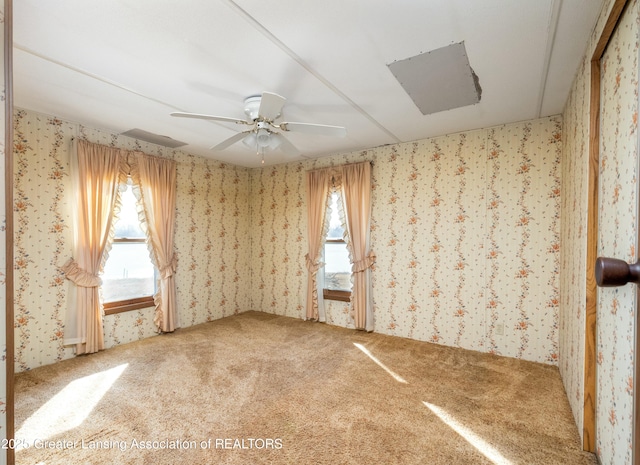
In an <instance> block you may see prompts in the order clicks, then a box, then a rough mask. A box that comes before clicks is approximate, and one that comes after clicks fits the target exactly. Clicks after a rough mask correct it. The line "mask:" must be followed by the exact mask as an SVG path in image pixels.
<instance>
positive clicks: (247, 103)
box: [244, 95, 280, 121]
mask: <svg viewBox="0 0 640 465" xmlns="http://www.w3.org/2000/svg"><path fill="white" fill-rule="evenodd" d="M261 101H262V96H261V95H251V96H249V97H247V98H246V99H244V113H245V114H246V115H247V117H248V118H249V121H256V120H257V119H259V118H260V114H259V111H260V102H261ZM278 116H280V115H278Z"/></svg>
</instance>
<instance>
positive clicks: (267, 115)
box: [258, 92, 287, 121]
mask: <svg viewBox="0 0 640 465" xmlns="http://www.w3.org/2000/svg"><path fill="white" fill-rule="evenodd" d="M286 101H287V99H286V98H284V97H282V96H281V95H278V94H273V93H271V92H263V93H262V98H261V99H260V108H259V109H258V115H259V116H261V117H262V118H264V119H266V120H269V121H273V120H274V119H276V118H277V117H278V116H280V114H281V113H282V107H283V106H284V102H286Z"/></svg>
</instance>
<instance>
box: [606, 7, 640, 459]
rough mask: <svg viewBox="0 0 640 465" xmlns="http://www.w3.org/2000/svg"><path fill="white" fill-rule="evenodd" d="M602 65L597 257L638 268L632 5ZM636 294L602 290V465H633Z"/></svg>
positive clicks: (639, 14)
mask: <svg viewBox="0 0 640 465" xmlns="http://www.w3.org/2000/svg"><path fill="white" fill-rule="evenodd" d="M630 3H631V4H630V5H629V6H628V9H627V11H626V13H625V14H624V16H623V18H622V20H621V22H620V23H619V24H618V27H617V28H616V30H615V32H614V35H613V36H612V38H611V41H610V43H609V45H608V47H607V50H606V52H605V55H604V56H603V58H602V62H601V79H602V84H601V99H602V103H601V114H600V115H601V116H600V178H599V193H598V201H599V204H600V205H599V219H598V225H599V226H598V229H599V231H598V255H599V256H607V257H615V258H620V259H622V260H625V261H627V262H629V263H633V262H635V261H636V259H637V251H636V249H637V246H638V179H637V177H638V149H637V145H638V133H637V128H638V121H637V120H638V43H639V41H640V28H639V26H638V24H639V21H640V10H639V8H638V3H637V1H635V0H634V1H632V2H630ZM636 299H637V289H636V287H635V286H632V285H627V286H623V287H617V288H601V289H599V290H598V304H597V342H596V346H597V358H596V360H597V387H596V392H597V400H596V424H597V425H598V431H597V435H596V443H597V449H598V456H599V457H600V460H601V462H602V463H603V464H609V463H610V464H630V463H631V460H632V458H631V446H632V431H633V389H634V386H633V358H634V331H633V328H634V319H635V313H636V309H637V302H636Z"/></svg>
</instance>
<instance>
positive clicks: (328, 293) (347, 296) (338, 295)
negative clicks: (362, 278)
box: [322, 189, 353, 302]
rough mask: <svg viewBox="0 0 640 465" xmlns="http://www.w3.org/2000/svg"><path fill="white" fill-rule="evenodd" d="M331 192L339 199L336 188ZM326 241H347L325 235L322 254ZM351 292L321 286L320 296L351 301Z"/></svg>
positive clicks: (339, 242) (344, 242) (333, 242)
mask: <svg viewBox="0 0 640 465" xmlns="http://www.w3.org/2000/svg"><path fill="white" fill-rule="evenodd" d="M333 194H338V200H339V201H341V200H342V199H341V195H340V193H339V192H338V190H337V189H335V190H332V191H330V193H329V196H330V197H332V196H333ZM327 243H330V244H345V245H346V244H347V241H345V240H344V239H343V238H331V239H328V238H327V237H326V236H325V238H324V243H323V244H322V253H323V254H324V250H325V245H326V244H327ZM325 270H326V268H325V267H324V266H323V267H322V273H323V276H324V275H325ZM349 274H350V275H353V271H350V272H349ZM324 283H326V280H325V279H323V284H324ZM351 292H352V291H345V290H341V289H328V288H326V287H324V286H323V288H322V297H324V299H325V300H337V301H340V302H351Z"/></svg>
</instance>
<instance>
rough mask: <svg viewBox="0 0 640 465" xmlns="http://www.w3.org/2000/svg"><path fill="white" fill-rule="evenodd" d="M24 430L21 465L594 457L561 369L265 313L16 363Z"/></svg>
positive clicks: (568, 463)
mask: <svg viewBox="0 0 640 465" xmlns="http://www.w3.org/2000/svg"><path fill="white" fill-rule="evenodd" d="M56 404H57V405H58V409H57V410H58V413H55V412H56ZM60 406H62V409H60V408H59V407H60ZM16 430H17V438H18V440H22V441H23V442H28V444H27V445H28V446H29V447H28V448H24V449H22V450H19V451H18V452H17V453H16V457H17V463H18V464H24V465H26V464H30V465H31V464H43V465H54V464H61V465H62V464H65V465H66V464H92V465H93V464H217V463H221V464H243V465H250V464H331V465H336V464H446V465H452V464H544V465H550V464H563V465H572V464H595V463H596V461H595V459H594V457H593V456H592V455H591V454H587V453H584V452H582V451H581V447H580V444H579V436H578V432H577V429H576V427H575V424H574V423H573V419H572V417H571V413H570V411H569V406H568V402H567V399H566V397H565V393H564V390H563V387H562V382H561V380H560V376H559V374H558V370H557V369H556V368H555V367H550V366H546V365H541V364H536V363H530V362H523V361H519V360H514V359H508V358H502V357H496V356H491V355H487V354H480V353H477V352H470V351H465V350H461V349H452V348H447V347H441V346H437V345H432V344H428V343H423V342H417V341H411V340H406V339H400V338H394V337H389V336H383V335H379V334H375V333H369V334H367V333H363V332H356V331H352V330H347V329H342V328H337V327H332V326H327V325H323V324H319V323H310V322H303V321H300V320H297V319H292V318H286V317H279V316H274V315H268V314H264V313H257V312H248V313H244V314H240V315H236V316H232V317H228V318H225V319H222V320H218V321H215V322H212V323H206V324H203V325H199V326H196V327H192V328H188V329H184V330H179V331H177V332H176V333H174V334H170V335H163V336H160V337H154V338H150V339H147V340H144V341H140V342H136V343H132V344H127V345H123V346H120V347H117V348H114V349H110V350H107V351H104V352H101V353H99V354H95V355H91V356H84V357H79V358H76V359H73V360H68V361H65V362H62V363H59V364H56V365H53V366H47V367H42V368H38V369H35V370H32V371H30V372H27V373H22V374H19V375H18V376H17V379H16Z"/></svg>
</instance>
